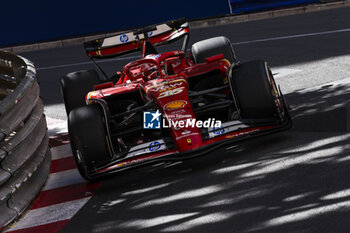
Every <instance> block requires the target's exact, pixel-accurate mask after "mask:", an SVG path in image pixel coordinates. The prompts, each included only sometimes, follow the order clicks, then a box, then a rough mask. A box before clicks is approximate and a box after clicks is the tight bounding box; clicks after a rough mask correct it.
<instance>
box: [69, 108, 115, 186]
mask: <svg viewBox="0 0 350 233" xmlns="http://www.w3.org/2000/svg"><path fill="white" fill-rule="evenodd" d="M68 131H69V137H70V142H71V147H72V151H73V155H74V158H75V161H76V164H77V167H78V170H79V172H80V174H81V175H82V177H84V178H85V179H87V180H90V178H89V177H88V176H87V174H86V173H85V171H86V170H93V169H94V168H96V167H98V166H100V165H102V164H105V163H107V162H109V161H110V160H111V153H110V150H109V148H110V147H109V143H108V138H107V137H108V136H107V130H106V125H105V119H104V116H103V112H102V111H101V108H100V106H98V105H97V104H92V105H86V106H82V107H79V108H75V109H73V110H72V111H71V112H70V113H69V116H68Z"/></svg>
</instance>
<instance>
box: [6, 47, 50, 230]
mask: <svg viewBox="0 0 350 233" xmlns="http://www.w3.org/2000/svg"><path fill="white" fill-rule="evenodd" d="M43 108H44V107H43V103H42V101H41V99H40V97H39V85H38V82H37V81H36V72H35V67H34V65H33V63H32V62H30V61H29V60H27V59H25V58H23V57H20V56H17V55H15V54H12V53H9V52H5V51H1V50H0V231H1V229H3V228H4V227H6V226H7V225H8V224H10V223H11V222H12V221H13V220H14V219H16V218H17V217H18V216H19V215H20V214H21V213H22V212H23V211H24V210H25V209H26V208H27V207H28V206H29V204H30V203H31V201H32V200H33V199H34V198H35V196H36V195H37V194H38V193H39V191H40V189H41V187H42V186H43V185H44V183H45V182H46V179H47V176H48V174H49V169H50V163H51V153H50V148H49V146H48V135H47V126H46V120H45V116H44V115H43Z"/></svg>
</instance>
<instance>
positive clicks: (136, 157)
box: [61, 19, 291, 180]
mask: <svg viewBox="0 0 350 233" xmlns="http://www.w3.org/2000/svg"><path fill="white" fill-rule="evenodd" d="M188 33H189V27H188V23H186V21H185V20H182V19H181V20H175V21H171V22H167V23H163V24H160V25H155V26H150V27H146V28H143V29H140V30H137V31H135V32H128V33H124V34H120V35H116V36H111V37H108V38H103V39H99V40H94V41H91V42H86V43H85V44H84V45H85V49H86V52H87V55H88V56H89V57H90V58H91V59H92V60H94V59H98V58H100V59H103V58H110V57H114V56H118V55H122V54H125V53H128V52H134V51H136V50H141V51H142V58H141V59H138V60H136V61H133V62H130V63H129V64H127V65H125V66H124V68H123V71H122V72H117V73H116V74H115V75H113V77H111V78H110V79H109V80H107V79H104V80H101V79H100V78H99V75H98V73H97V72H96V71H94V70H84V71H77V72H74V73H69V74H67V75H65V76H64V77H62V79H61V90H62V94H63V98H64V102H65V107H66V111H67V114H68V130H69V136H70V141H71V147H72V151H73V154H74V157H75V160H76V163H77V166H78V168H79V171H80V173H81V175H82V176H83V177H84V178H85V179H88V180H90V179H94V178H97V177H100V176H102V175H106V174H109V173H113V172H116V171H121V170H125V169H128V168H132V167H135V166H139V165H144V164H148V163H154V162H164V161H173V160H179V159H185V158H191V157H194V156H198V155H201V154H203V153H206V152H208V151H210V150H211V149H214V148H217V147H220V146H222V145H223V144H226V143H232V142H237V141H239V140H243V139H248V138H252V136H258V135H264V134H267V133H273V132H277V131H280V130H284V129H288V128H289V127H290V126H291V119H290V117H289V114H288V110H287V107H286V103H285V101H284V99H283V95H282V93H281V92H280V90H279V88H277V86H276V84H275V81H274V79H273V76H272V73H271V71H270V70H269V68H268V66H267V64H266V62H265V61H261V60H256V61H251V62H246V63H240V62H239V61H238V60H237V58H236V56H235V53H234V50H233V49H232V46H231V43H230V41H229V40H228V39H227V38H225V37H222V36H221V37H215V38H210V39H207V40H203V41H199V42H197V43H195V44H193V45H192V48H191V53H190V54H189V55H187V53H186V50H187V49H186V48H187V44H188V38H189V34H188ZM180 38H183V46H182V50H178V51H171V52H165V53H158V52H157V49H156V46H159V45H164V44H168V43H170V42H172V41H175V40H178V39H180ZM102 72H103V71H102Z"/></svg>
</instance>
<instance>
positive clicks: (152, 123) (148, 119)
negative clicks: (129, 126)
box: [143, 110, 162, 129]
mask: <svg viewBox="0 0 350 233" xmlns="http://www.w3.org/2000/svg"><path fill="white" fill-rule="evenodd" d="M161 115H162V114H161V113H160V112H159V110H157V111H156V112H154V111H153V112H143V128H144V129H160V116H161Z"/></svg>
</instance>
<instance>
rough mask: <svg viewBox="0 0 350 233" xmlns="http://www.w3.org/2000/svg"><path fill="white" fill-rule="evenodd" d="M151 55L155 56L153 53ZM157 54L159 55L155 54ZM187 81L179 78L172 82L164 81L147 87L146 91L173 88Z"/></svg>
mask: <svg viewBox="0 0 350 233" xmlns="http://www.w3.org/2000/svg"><path fill="white" fill-rule="evenodd" d="M149 56H150V57H153V55H149ZM155 56H157V55H155ZM179 78H182V77H179ZM186 83H187V81H186V80H185V79H178V80H175V81H171V82H164V83H160V84H158V85H154V86H150V87H148V88H147V90H146V93H147V94H148V91H150V90H151V91H156V92H158V91H163V90H173V89H175V88H177V87H179V86H181V85H183V84H186Z"/></svg>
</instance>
